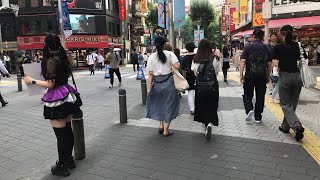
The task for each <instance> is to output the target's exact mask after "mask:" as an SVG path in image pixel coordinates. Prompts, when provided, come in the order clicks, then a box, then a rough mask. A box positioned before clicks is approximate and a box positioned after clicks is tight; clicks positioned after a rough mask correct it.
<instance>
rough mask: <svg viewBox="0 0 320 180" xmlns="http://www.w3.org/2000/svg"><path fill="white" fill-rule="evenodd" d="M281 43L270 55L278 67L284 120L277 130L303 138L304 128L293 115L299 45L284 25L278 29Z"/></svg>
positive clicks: (298, 78) (298, 79)
mask: <svg viewBox="0 0 320 180" xmlns="http://www.w3.org/2000/svg"><path fill="white" fill-rule="evenodd" d="M280 33H281V35H282V37H283V42H282V43H280V44H277V45H276V46H275V47H274V49H273V53H272V59H273V64H274V66H276V67H279V97H280V106H281V108H282V111H283V114H284V118H283V121H282V124H281V126H280V127H279V129H280V130H281V131H282V132H283V133H289V130H290V128H291V129H293V130H294V132H295V134H296V135H295V138H296V140H297V141H300V140H301V139H302V138H303V132H304V128H303V127H302V124H301V122H300V120H299V118H298V116H297V114H296V113H295V111H296V108H297V104H298V101H299V96H300V92H301V88H302V80H301V76H300V70H299V68H298V66H297V63H298V61H299V60H300V56H301V55H300V47H299V46H300V45H299V44H298V43H297V42H294V40H293V37H292V33H293V27H292V26H291V25H284V26H282V27H281V29H280Z"/></svg>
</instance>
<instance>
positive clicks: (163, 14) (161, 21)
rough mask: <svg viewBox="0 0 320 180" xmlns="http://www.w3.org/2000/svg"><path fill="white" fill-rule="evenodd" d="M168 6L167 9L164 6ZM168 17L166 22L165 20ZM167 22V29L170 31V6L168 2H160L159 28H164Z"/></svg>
mask: <svg viewBox="0 0 320 180" xmlns="http://www.w3.org/2000/svg"><path fill="white" fill-rule="evenodd" d="M165 5H166V8H164V6H165ZM165 17H166V20H165ZM165 22H166V29H169V6H168V3H167V2H166V0H158V26H160V27H162V28H164V26H165V25H164V23H165Z"/></svg>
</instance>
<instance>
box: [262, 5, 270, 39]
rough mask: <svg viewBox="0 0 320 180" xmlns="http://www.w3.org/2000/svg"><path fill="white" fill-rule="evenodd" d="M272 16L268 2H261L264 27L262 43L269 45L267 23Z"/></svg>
mask: <svg viewBox="0 0 320 180" xmlns="http://www.w3.org/2000/svg"><path fill="white" fill-rule="evenodd" d="M271 14H272V5H271V2H270V1H266V2H263V4H262V16H263V19H264V20H265V26H264V28H265V29H264V42H265V43H266V44H269V21H270V19H271Z"/></svg>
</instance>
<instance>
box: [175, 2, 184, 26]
mask: <svg viewBox="0 0 320 180" xmlns="http://www.w3.org/2000/svg"><path fill="white" fill-rule="evenodd" d="M185 3H186V2H185V0H174V4H173V8H174V11H173V13H174V15H173V16H174V17H173V24H174V29H179V28H180V27H181V26H183V25H184V24H185V23H186V12H185Z"/></svg>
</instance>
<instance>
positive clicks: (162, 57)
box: [154, 36, 167, 64]
mask: <svg viewBox="0 0 320 180" xmlns="http://www.w3.org/2000/svg"><path fill="white" fill-rule="evenodd" d="M154 42H155V44H156V49H157V53H158V57H159V60H160V62H161V63H162V64H165V63H166V62H167V56H166V55H165V54H164V52H163V46H164V44H165V42H166V41H165V39H164V37H163V36H157V37H156V39H155V40H154Z"/></svg>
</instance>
